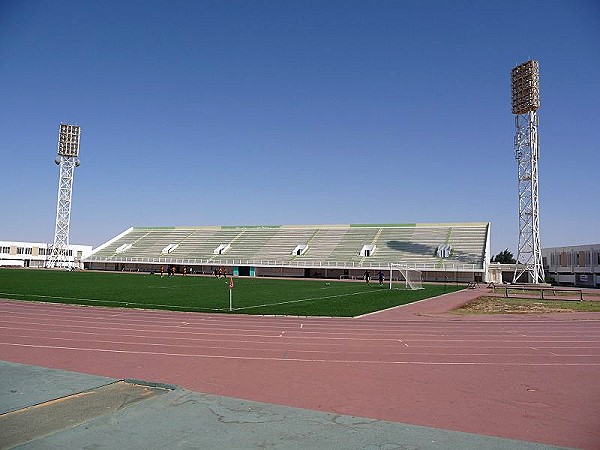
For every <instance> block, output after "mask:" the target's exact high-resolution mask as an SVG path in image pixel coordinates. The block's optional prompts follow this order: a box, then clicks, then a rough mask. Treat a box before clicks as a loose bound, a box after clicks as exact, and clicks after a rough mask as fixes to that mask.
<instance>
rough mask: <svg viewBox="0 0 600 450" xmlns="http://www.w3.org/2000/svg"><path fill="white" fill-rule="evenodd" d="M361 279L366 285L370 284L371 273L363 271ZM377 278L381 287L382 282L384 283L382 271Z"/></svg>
mask: <svg viewBox="0 0 600 450" xmlns="http://www.w3.org/2000/svg"><path fill="white" fill-rule="evenodd" d="M363 278H364V280H365V282H366V283H367V284H369V283H370V282H371V273H370V272H369V271H368V270H365V273H364V275H363ZM377 278H379V286H383V282H384V281H385V274H384V273H383V271H382V270H380V271H379V273H378V274H377Z"/></svg>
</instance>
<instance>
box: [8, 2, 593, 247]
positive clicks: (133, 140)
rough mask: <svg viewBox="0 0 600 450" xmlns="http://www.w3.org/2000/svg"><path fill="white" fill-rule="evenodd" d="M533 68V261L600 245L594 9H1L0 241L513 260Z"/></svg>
mask: <svg viewBox="0 0 600 450" xmlns="http://www.w3.org/2000/svg"><path fill="white" fill-rule="evenodd" d="M528 59H537V60H539V61H540V74H541V75H540V79H541V108H540V110H539V118H540V143H541V145H540V149H541V159H540V204H541V208H540V217H541V223H540V229H541V239H542V246H543V247H550V246H559V245H574V244H581V243H597V242H599V241H600V232H599V228H600V186H599V182H598V180H599V178H600V177H599V168H600V107H599V105H600V83H599V80H600V3H599V2H598V1H593V0H590V1H574V0H569V1H528V0H522V1H502V2H489V1H455V2H451V1H376V2H371V1H362V2H358V1H337V2H336V1H301V0H294V1H276V0H273V1H258V0H257V1H250V0H247V1H227V0H215V1H148V0H145V1H61V0H54V1H34V0H32V1H26V2H25V1H20V0H3V1H2V2H0V89H1V91H0V102H1V103H0V104H1V107H0V156H1V160H2V164H1V165H0V167H1V168H2V169H1V170H0V173H1V175H0V177H1V178H0V192H2V194H3V195H2V214H1V215H0V239H2V240H24V241H47V242H52V240H53V235H54V220H55V214H56V196H57V187H58V167H57V166H56V165H55V164H54V162H53V161H54V158H55V156H56V141H57V136H58V125H59V123H60V122H65V123H74V124H78V125H80V126H81V127H82V137H81V151H80V159H81V161H82V165H81V166H80V167H79V168H78V169H77V170H76V173H75V181H74V192H73V203H72V215H71V238H70V241H71V243H77V244H91V245H94V246H96V245H99V244H101V243H103V242H105V241H106V240H108V239H109V238H111V237H113V236H115V235H116V234H118V233H120V232H121V231H123V230H125V229H126V228H128V227H130V226H186V225H187V226H200V225H260V224H262V225H276V224H333V223H335V224H337V223H405V222H447V221H448V222H449V221H490V222H492V252H493V253H497V252H499V251H501V250H503V249H505V248H509V249H510V250H511V251H513V252H514V253H516V249H517V237H518V231H517V224H518V220H517V180H516V178H517V166H516V162H515V159H514V155H513V136H514V118H513V115H512V114H511V111H510V69H511V68H512V67H514V66H515V65H517V64H520V63H522V62H524V61H526V60H528Z"/></svg>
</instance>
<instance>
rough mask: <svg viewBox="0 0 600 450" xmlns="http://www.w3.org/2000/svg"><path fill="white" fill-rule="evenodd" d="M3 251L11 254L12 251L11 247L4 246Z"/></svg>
mask: <svg viewBox="0 0 600 450" xmlns="http://www.w3.org/2000/svg"><path fill="white" fill-rule="evenodd" d="M2 253H6V254H9V253H10V247H2Z"/></svg>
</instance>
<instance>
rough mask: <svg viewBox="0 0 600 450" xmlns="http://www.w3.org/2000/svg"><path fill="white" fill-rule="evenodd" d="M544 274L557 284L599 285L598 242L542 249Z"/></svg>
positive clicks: (599, 254)
mask: <svg viewBox="0 0 600 450" xmlns="http://www.w3.org/2000/svg"><path fill="white" fill-rule="evenodd" d="M542 258H543V261H544V270H545V271H546V275H548V276H550V277H552V278H554V281H555V282H556V283H558V284H565V285H572V286H581V287H600V244H588V245H573V246H569V247H552V248H543V249H542Z"/></svg>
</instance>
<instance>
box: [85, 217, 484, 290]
mask: <svg viewBox="0 0 600 450" xmlns="http://www.w3.org/2000/svg"><path fill="white" fill-rule="evenodd" d="M489 246H490V223H489V222H478V223H413V224H384V225H381V224H380V225H366V224H354V225H282V226H218V227H131V228H129V229H127V230H125V231H124V232H123V233H121V234H119V235H118V236H116V237H114V238H112V239H110V240H109V241H108V242H106V243H105V244H103V245H101V246H99V247H98V248H96V249H95V250H94V251H93V252H92V253H91V254H90V255H89V256H87V257H86V258H85V259H84V265H85V268H86V269H92V270H111V271H115V270H116V271H144V272H157V271H159V270H160V268H161V267H162V268H164V270H166V268H167V267H169V268H173V267H174V268H175V270H176V272H179V273H181V272H182V271H183V268H185V270H186V272H187V273H196V274H199V273H200V274H210V273H214V270H215V269H216V268H223V269H224V270H226V271H227V273H228V274H231V275H234V276H262V277H266V276H273V277H317V278H341V279H343V278H350V279H352V278H361V277H362V275H363V274H364V272H365V271H366V270H368V271H379V270H389V268H390V267H391V265H392V264H401V265H403V266H404V267H406V268H407V269H411V270H417V271H420V272H421V274H422V275H421V277H422V280H423V281H448V280H451V281H460V282H471V281H476V282H478V281H487V268H488V261H489V259H490V258H489V257H490V255H489Z"/></svg>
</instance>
